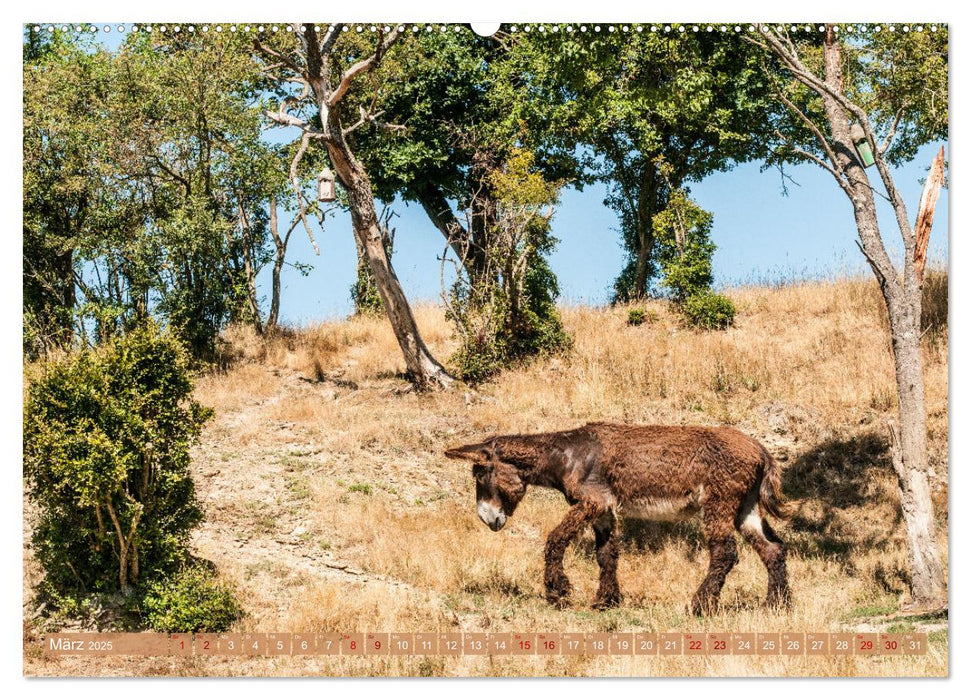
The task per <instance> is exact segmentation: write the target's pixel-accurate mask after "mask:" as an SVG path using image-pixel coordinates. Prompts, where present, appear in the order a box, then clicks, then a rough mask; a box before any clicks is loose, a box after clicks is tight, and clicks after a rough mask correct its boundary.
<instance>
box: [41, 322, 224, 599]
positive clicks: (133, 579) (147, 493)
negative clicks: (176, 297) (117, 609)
mask: <svg viewBox="0 0 971 700" xmlns="http://www.w3.org/2000/svg"><path fill="white" fill-rule="evenodd" d="M191 391H192V382H191V378H190V371H189V359H188V357H187V355H186V353H185V351H184V350H183V348H182V345H181V344H180V343H179V342H178V341H177V340H176V339H175V338H174V337H173V336H172V335H171V334H167V333H160V332H159V331H158V329H157V328H156V327H155V326H154V325H152V324H148V325H146V326H145V327H143V328H140V329H136V330H134V331H132V332H131V333H129V334H128V335H127V336H125V337H123V338H121V339H117V340H113V341H111V342H108V343H106V344H105V345H104V346H103V347H102V348H100V349H98V350H95V351H90V350H89V351H82V352H79V353H77V354H75V355H69V356H65V357H63V358H62V359H59V360H55V361H51V362H49V363H47V364H46V365H44V366H43V368H42V369H41V370H40V372H39V374H38V375H37V376H36V377H33V378H31V380H30V381H29V388H28V392H27V398H26V401H25V404H24V475H25V477H26V481H27V488H28V491H29V494H30V496H31V498H32V499H33V500H34V502H35V503H36V504H37V506H38V508H39V513H40V515H39V522H38V524H37V527H36V529H35V531H34V535H33V543H34V547H35V551H36V554H37V558H38V560H39V561H40V563H41V564H42V565H43V566H44V570H45V572H46V578H45V587H46V588H47V590H48V591H50V592H56V593H59V594H62V595H70V594H72V593H75V592H81V593H89V592H114V591H118V590H119V589H120V590H122V591H123V592H125V593H128V590H127V589H128V587H129V585H130V584H135V583H137V582H138V581H141V580H144V579H146V578H152V577H154V576H157V575H161V574H164V573H165V572H169V571H172V570H174V569H177V568H178V567H179V566H181V565H182V563H183V561H184V560H185V558H186V551H187V550H186V545H187V542H188V538H189V534H190V531H191V529H192V528H193V527H195V526H196V525H197V524H198V523H199V521H200V520H201V517H202V514H201V512H200V510H199V508H198V506H197V504H196V498H195V490H194V486H193V483H192V478H191V475H190V473H189V449H190V447H191V445H192V444H193V443H194V442H195V441H196V439H197V437H198V435H199V431H200V428H201V426H202V424H203V422H204V421H205V420H206V419H207V418H208V417H209V415H210V411H209V410H208V409H205V408H203V407H202V406H200V405H199V404H198V403H196V402H195V401H193V400H192V399H191Z"/></svg>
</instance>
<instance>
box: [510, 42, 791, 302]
mask: <svg viewBox="0 0 971 700" xmlns="http://www.w3.org/2000/svg"><path fill="white" fill-rule="evenodd" d="M645 29H646V28H645ZM679 29H685V30H687V31H684V32H680V31H679ZM531 41H532V42H534V43H535V44H536V47H537V49H536V51H535V53H534V54H533V56H532V61H533V65H532V66H531V69H530V70H529V71H528V75H530V76H532V77H533V79H534V81H535V82H536V85H535V87H534V88H533V89H534V92H535V93H536V94H538V95H539V98H538V99H540V100H541V101H543V102H544V103H548V104H550V105H563V107H561V108H560V109H558V110H554V113H555V114H556V119H557V120H558V121H557V123H556V128H557V130H558V132H560V133H563V134H569V135H572V136H573V138H574V139H575V140H576V141H575V143H576V145H578V146H581V148H582V147H586V148H584V150H583V151H580V153H585V154H587V156H588V157H585V158H581V159H582V160H583V161H584V163H583V165H584V167H585V169H586V170H587V172H588V173H591V174H592V175H594V176H596V177H597V178H598V179H600V180H602V181H603V182H605V183H606V185H607V190H608V193H607V198H606V200H605V203H606V204H607V206H609V207H611V208H612V209H614V210H615V211H616V212H617V215H618V217H619V219H620V233H621V238H622V243H623V246H624V249H625V251H626V253H627V261H626V263H625V266H624V269H623V270H622V271H621V273H620V275H619V276H618V278H617V281H616V283H615V286H614V300H615V301H617V302H626V301H630V300H634V299H639V298H642V297H644V296H646V295H647V294H648V293H649V292H650V290H651V285H652V281H653V280H654V279H655V278H656V277H657V276H658V274H659V273H661V272H662V270H661V264H660V261H659V258H660V257H662V256H663V255H664V254H665V252H664V247H663V246H662V245H661V244H659V242H658V241H657V240H656V238H655V230H654V225H653V218H654V217H655V216H657V215H658V214H659V213H660V212H663V211H664V210H665V209H666V207H667V206H668V201H669V199H670V198H671V196H672V195H673V193H674V192H675V191H676V190H678V189H679V188H681V187H683V185H684V184H685V183H687V182H691V181H698V180H701V179H703V178H704V177H706V176H707V175H709V174H711V173H713V172H717V171H722V170H727V169H730V168H731V167H733V165H734V164H735V163H738V162H744V161H747V160H751V159H753V158H758V157H761V156H762V155H763V154H764V152H765V151H764V145H763V141H764V139H763V136H764V133H765V131H764V130H765V128H766V126H765V119H764V116H765V112H766V109H767V105H768V104H769V100H770V98H771V96H772V95H771V87H770V81H769V80H768V79H767V78H766V76H765V75H764V74H763V72H762V70H761V61H762V57H761V55H760V51H759V50H757V49H756V48H755V47H753V46H751V45H750V44H747V43H746V42H745V41H744V40H743V39H742V38H741V37H739V36H737V35H734V34H722V33H715V32H712V33H708V32H693V31H690V27H679V25H676V24H675V25H671V31H670V32H667V31H665V32H650V31H641V32H635V31H631V32H628V33H622V32H613V33H610V32H602V33H600V34H596V35H590V34H580V33H573V34H567V33H564V32H563V31H560V32H557V33H553V32H546V33H545V34H542V35H533V37H532V39H531ZM564 101H566V102H568V103H569V105H570V106H569V107H567V106H566V105H564ZM550 109H553V108H550ZM662 165H663V166H666V168H667V171H666V172H664V171H662Z"/></svg>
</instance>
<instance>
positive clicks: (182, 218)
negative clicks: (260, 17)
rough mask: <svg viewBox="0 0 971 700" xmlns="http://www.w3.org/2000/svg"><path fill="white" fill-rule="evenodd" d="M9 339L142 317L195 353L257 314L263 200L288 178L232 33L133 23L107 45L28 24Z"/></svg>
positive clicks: (253, 74)
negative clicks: (136, 28) (21, 292)
mask: <svg viewBox="0 0 971 700" xmlns="http://www.w3.org/2000/svg"><path fill="white" fill-rule="evenodd" d="M29 35H30V36H29V39H28V40H27V41H26V43H25V67H24V178H25V189H24V203H25V217H24V260H25V264H24V267H25V279H24V282H25V312H28V313H26V317H27V320H28V325H27V326H26V328H25V331H26V332H27V334H28V335H27V336H25V349H27V350H28V352H30V353H31V354H32V355H33V356H37V355H38V354H40V353H42V352H46V351H47V350H49V349H50V348H51V347H55V346H58V345H60V346H65V345H70V344H72V342H73V343H74V344H81V342H78V341H82V342H83V341H91V340H93V341H95V342H105V341H107V340H109V339H110V338H112V337H113V336H115V335H118V334H121V333H124V332H126V331H128V330H129V329H131V328H133V327H135V326H138V325H139V324H141V323H142V322H143V321H144V319H145V318H147V317H150V316H151V317H154V318H156V319H157V320H159V321H160V322H163V323H166V324H168V325H170V326H171V327H172V328H173V329H174V331H175V332H176V333H177V334H178V335H179V336H180V337H181V338H182V339H183V340H185V342H186V344H187V346H188V347H189V349H190V351H191V352H192V353H193V355H195V356H197V357H201V358H204V359H208V358H210V357H211V356H212V354H213V348H214V341H215V338H216V336H217V334H218V332H219V331H220V329H221V328H222V327H223V326H224V325H225V324H226V323H227V322H230V321H236V322H249V323H254V324H256V325H259V322H260V319H259V309H258V299H256V290H255V282H254V280H255V276H256V273H257V272H258V271H259V270H260V269H261V268H262V267H263V266H264V265H266V264H267V262H268V261H269V260H270V259H271V257H272V249H271V243H270V240H269V231H268V221H267V218H268V217H267V213H266V203H267V201H268V199H269V198H270V197H271V196H273V195H277V196H278V197H279V198H280V199H283V198H285V195H284V192H286V191H288V190H289V189H291V188H290V186H289V183H288V176H287V167H286V166H287V162H288V161H287V160H286V153H285V149H282V150H281V149H278V148H277V147H276V146H274V145H272V144H269V143H268V142H266V141H265V140H264V139H263V138H262V136H261V127H262V125H263V120H264V116H263V109H262V107H263V105H262V104H261V91H262V90H263V89H265V88H266V86H267V82H266V79H265V76H263V74H262V73H261V72H260V70H259V67H258V65H257V64H256V62H255V60H254V59H253V56H252V45H251V44H250V42H249V41H247V40H246V39H245V38H244V37H242V36H241V35H239V36H238V35H236V34H232V35H231V33H229V32H226V33H223V34H218V35H217V34H216V33H209V34H206V35H203V34H202V33H201V32H200V33H198V34H195V35H188V34H186V33H182V34H181V35H174V34H172V33H168V34H165V33H162V32H152V33H150V34H149V33H148V32H138V33H134V32H133V33H131V34H129V35H127V36H126V39H125V42H124V43H123V44H122V46H121V48H120V49H119V50H118V51H116V52H113V53H112V52H107V51H105V50H103V49H96V48H95V46H94V45H93V43H92V42H91V40H90V38H85V37H83V36H82V37H78V36H76V35H75V34H74V33H73V32H70V33H62V32H55V33H54V34H53V35H52V36H51V37H43V36H41V37H38V36H37V33H36V32H34V33H29Z"/></svg>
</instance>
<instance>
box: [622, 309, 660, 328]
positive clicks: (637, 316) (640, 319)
mask: <svg viewBox="0 0 971 700" xmlns="http://www.w3.org/2000/svg"><path fill="white" fill-rule="evenodd" d="M658 318H659V317H658V315H657V311H654V310H653V309H648V310H646V311H645V310H644V309H642V308H640V307H638V308H636V309H631V310H630V311H628V312H627V325H628V326H639V325H641V324H643V323H656V322H657V320H658Z"/></svg>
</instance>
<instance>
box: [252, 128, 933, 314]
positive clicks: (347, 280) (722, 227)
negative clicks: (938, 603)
mask: <svg viewBox="0 0 971 700" xmlns="http://www.w3.org/2000/svg"><path fill="white" fill-rule="evenodd" d="M939 147H940V144H928V145H927V146H925V147H923V148H922V149H921V150H920V152H919V153H918V155H917V158H915V160H914V161H912V162H911V163H909V164H907V165H906V166H903V167H901V168H898V169H897V170H896V171H895V172H894V179H895V181H896V183H897V187H898V188H899V189H900V190H901V191H902V193H903V195H904V198H905V200H906V203H907V207H908V211H909V212H910V214H911V218H913V216H914V214H915V213H916V210H917V203H918V201H919V199H920V193H921V188H922V184H921V183H922V179H923V177H924V176H925V173H926V169H927V167H928V166H929V165H930V162H931V160H932V159H933V157H934V155H935V154H936V152H937V149H938V148H939ZM945 150H946V149H945ZM788 174H789V175H790V176H791V177H792V178H793V179H794V180H795V183H798V184H795V183H793V182H788V183H787V184H788V196H785V195H783V192H782V181H781V178H780V175H779V173H778V171H776V170H774V169H773V170H767V171H765V172H760V168H759V164H758V163H749V164H745V165H740V166H738V167H736V168H735V169H734V170H731V171H728V172H725V173H717V174H715V175H712V176H710V177H708V178H707V179H705V180H704V181H703V182H700V183H696V184H694V185H693V186H692V188H691V190H692V195H693V197H694V198H695V199H696V200H697V201H698V203H699V204H700V205H701V206H702V207H704V208H705V209H707V210H708V211H710V212H712V214H714V225H713V227H712V236H713V238H714V241H715V243H716V244H717V246H718V247H717V250H716V252H715V258H714V270H715V281H716V285H717V286H720V287H721V286H731V285H736V284H744V283H748V282H777V281H783V280H790V279H793V278H798V279H802V278H813V277H819V276H829V275H834V274H840V273H845V272H848V273H855V272H860V273H864V274H866V273H867V269H866V267H865V262H864V260H863V257H862V254H861V253H860V251H859V250H858V249H857V247H856V245H855V244H854V240H855V238H856V227H855V225H854V222H853V212H852V209H851V208H850V204H849V200H847V198H846V195H844V194H843V192H842V190H840V189H839V187H838V185H837V184H836V182H835V181H834V180H833V179H832V176H831V175H829V173H826V172H825V171H823V170H821V169H820V168H818V167H816V166H814V165H802V166H799V167H795V168H791V169H790V170H789V171H788ZM870 176H871V178H873V182H874V185H877V184H878V183H877V181H876V177H877V174H876V173H875V172H872V169H871V173H870ZM603 199H604V188H603V186H596V187H588V188H585V189H584V191H583V192H577V191H575V190H572V189H568V190H565V191H564V192H563V195H562V198H561V203H560V206H559V207H558V209H557V212H556V215H555V217H554V219H553V224H552V225H553V233H554V235H555V236H556V237H557V238H558V239H559V244H558V245H557V247H556V250H555V251H554V253H553V254H552V256H551V258H550V263H551V265H552V268H553V270H554V272H556V274H557V277H558V279H559V282H560V289H561V301H564V302H568V303H588V304H597V305H600V304H605V303H607V302H608V300H609V298H610V290H611V286H612V284H613V280H614V278H615V277H616V275H617V274H618V272H619V271H620V269H621V267H622V265H623V260H624V255H623V250H622V249H621V246H620V235H619V233H618V221H617V217H616V215H615V214H614V213H613V212H612V211H611V210H610V209H608V208H607V207H605V206H604V204H603ZM877 202H878V207H879V214H880V224H881V230H882V231H883V233H884V239H885V240H887V241H888V243H889V244H890V247H891V250H892V251H897V252H898V254H899V251H900V250H901V249H902V248H901V246H900V245H899V234H897V232H896V231H897V229H896V222H895V220H894V216H893V210H892V209H891V207H890V205H889V204H888V203H887V202H885V201H884V200H882V199H880V198H879V197H878V198H877ZM392 208H393V209H394V210H395V211H396V212H397V214H398V217H396V218H395V219H394V220H393V224H392V225H393V227H394V228H395V231H396V233H395V253H394V258H393V261H392V262H393V265H394V268H395V271H396V272H397V273H398V277H399V278H400V279H401V284H402V286H403V287H404V289H405V293H406V294H407V295H408V298H409V299H410V300H412V301H413V302H418V301H429V300H431V301H435V300H437V299H439V298H440V295H441V283H440V276H439V272H440V262H439V260H438V258H439V257H440V256H441V255H442V253H443V251H444V247H445V246H444V238H443V237H442V235H441V233H439V231H438V230H437V229H436V228H435V227H434V226H432V225H431V223H430V222H429V221H428V217H427V216H426V215H425V213H424V211H423V210H422V209H421V208H420V207H418V206H416V205H410V206H409V205H406V204H405V203H403V202H396V203H394V204H393V205H392ZM947 231H948V192H947V190H944V191H942V193H941V198H940V200H938V204H937V213H936V216H935V218H934V228H933V230H932V232H931V240H930V249H931V259H933V260H946V255H947ZM316 236H317V242H318V244H319V246H320V256H319V257H317V256H315V255H314V253H313V249H312V248H311V246H310V242H309V240H308V239H307V236H306V234H304V233H303V232H302V231H301V230H299V229H298V230H297V231H295V232H294V234H293V238H292V239H291V244H290V253H289V257H290V259H291V260H299V261H301V262H308V263H310V264H312V265H314V270H313V271H312V272H310V274H309V275H308V276H307V277H302V276H301V275H300V274H299V273H298V272H296V271H295V270H293V269H290V268H287V270H286V271H285V273H284V277H283V293H282V297H281V316H282V318H283V320H284V321H285V322H287V323H294V324H302V323H308V322H311V321H314V320H321V319H325V318H335V317H340V316H344V315H347V314H348V313H349V312H350V311H351V301H350V295H349V289H350V285H351V283H352V282H353V281H354V275H355V265H356V252H355V248H354V241H353V234H352V232H351V225H350V218H349V217H348V216H347V215H346V214H343V213H342V214H339V215H336V216H331V217H329V218H328V219H327V221H326V223H325V227H324V230H323V231H320V230H317V231H316ZM259 283H260V289H261V290H262V293H264V294H266V293H268V289H269V286H268V284H269V275H268V273H267V274H264V275H263V276H262V277H261V278H260V279H259Z"/></svg>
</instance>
